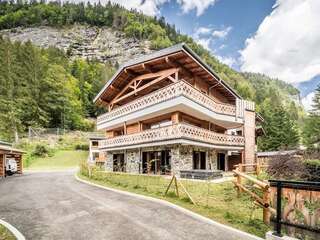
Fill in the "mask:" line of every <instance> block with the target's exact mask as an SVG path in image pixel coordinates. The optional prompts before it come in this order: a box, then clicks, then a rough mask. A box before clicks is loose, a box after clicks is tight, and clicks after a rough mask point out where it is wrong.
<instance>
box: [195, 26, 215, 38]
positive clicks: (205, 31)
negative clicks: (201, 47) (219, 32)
mask: <svg viewBox="0 0 320 240" xmlns="http://www.w3.org/2000/svg"><path fill="white" fill-rule="evenodd" d="M211 31H212V29H211V28H208V27H199V28H197V30H196V31H195V32H194V34H193V35H194V36H197V37H199V36H200V35H209V34H210V33H211Z"/></svg>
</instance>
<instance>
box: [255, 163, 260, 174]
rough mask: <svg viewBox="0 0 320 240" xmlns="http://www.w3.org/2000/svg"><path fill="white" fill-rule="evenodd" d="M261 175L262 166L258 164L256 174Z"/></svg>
mask: <svg viewBox="0 0 320 240" xmlns="http://www.w3.org/2000/svg"><path fill="white" fill-rule="evenodd" d="M260 173H261V166H260V163H258V162H257V166H256V174H257V175H259V174H260Z"/></svg>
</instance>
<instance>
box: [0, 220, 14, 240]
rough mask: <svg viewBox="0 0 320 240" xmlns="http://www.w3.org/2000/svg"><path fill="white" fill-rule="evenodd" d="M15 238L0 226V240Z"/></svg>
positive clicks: (12, 239)
mask: <svg viewBox="0 0 320 240" xmlns="http://www.w3.org/2000/svg"><path fill="white" fill-rule="evenodd" d="M15 239H16V237H15V236H14V235H13V234H12V233H11V232H10V231H9V230H8V229H7V228H5V227H4V226H3V225H1V224H0V240H15Z"/></svg>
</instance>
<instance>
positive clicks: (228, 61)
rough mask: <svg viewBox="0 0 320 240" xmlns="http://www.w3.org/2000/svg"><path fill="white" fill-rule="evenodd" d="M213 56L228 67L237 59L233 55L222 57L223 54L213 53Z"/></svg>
mask: <svg viewBox="0 0 320 240" xmlns="http://www.w3.org/2000/svg"><path fill="white" fill-rule="evenodd" d="M215 57H216V58H217V59H218V60H219V61H220V62H222V63H224V64H226V65H228V66H229V67H232V66H234V65H235V64H236V63H237V61H236V59H235V58H233V57H223V56H219V55H215Z"/></svg>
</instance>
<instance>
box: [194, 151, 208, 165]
mask: <svg viewBox="0 0 320 240" xmlns="http://www.w3.org/2000/svg"><path fill="white" fill-rule="evenodd" d="M193 169H206V152H200V151H194V152H193Z"/></svg>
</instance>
